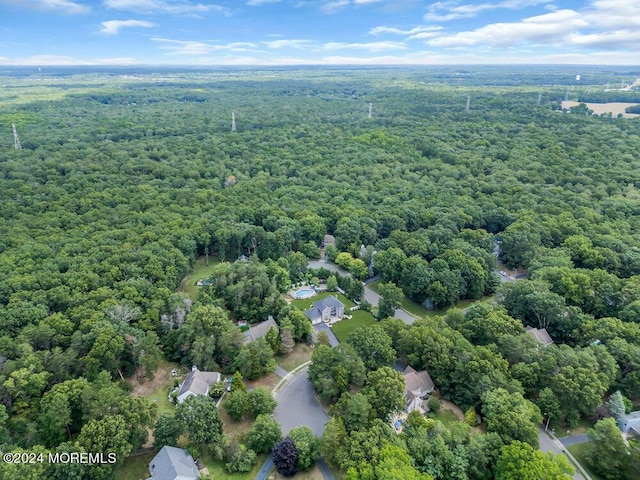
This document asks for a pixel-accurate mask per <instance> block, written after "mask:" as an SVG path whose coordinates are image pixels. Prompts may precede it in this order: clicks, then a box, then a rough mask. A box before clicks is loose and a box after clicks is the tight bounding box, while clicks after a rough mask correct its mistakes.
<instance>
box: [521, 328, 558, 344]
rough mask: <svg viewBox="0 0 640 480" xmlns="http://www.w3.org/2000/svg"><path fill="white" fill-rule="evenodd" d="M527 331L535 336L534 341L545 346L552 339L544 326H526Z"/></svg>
mask: <svg viewBox="0 0 640 480" xmlns="http://www.w3.org/2000/svg"><path fill="white" fill-rule="evenodd" d="M527 333H528V334H529V335H531V336H532V337H533V338H535V339H536V341H537V342H538V343H539V344H540V345H542V346H543V347H546V346H548V345H551V344H552V343H553V340H552V339H551V336H549V333H548V332H547V329H546V328H533V327H527Z"/></svg>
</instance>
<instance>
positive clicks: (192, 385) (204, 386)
mask: <svg viewBox="0 0 640 480" xmlns="http://www.w3.org/2000/svg"><path fill="white" fill-rule="evenodd" d="M221 381H222V376H221V375H220V372H201V371H200V370H198V367H196V366H195V365H194V366H193V367H192V368H191V371H190V372H189V375H187V377H186V378H185V379H184V382H182V385H180V390H179V391H178V403H182V402H184V401H185V400H186V399H187V398H188V397H190V396H191V395H208V394H209V387H210V386H211V385H212V384H214V383H217V382H221Z"/></svg>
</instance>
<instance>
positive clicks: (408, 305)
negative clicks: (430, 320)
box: [367, 280, 436, 317]
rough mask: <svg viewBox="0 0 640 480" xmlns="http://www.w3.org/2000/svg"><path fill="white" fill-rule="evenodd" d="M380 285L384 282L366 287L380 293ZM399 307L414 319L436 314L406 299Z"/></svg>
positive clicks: (379, 281)
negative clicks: (414, 317)
mask: <svg viewBox="0 0 640 480" xmlns="http://www.w3.org/2000/svg"><path fill="white" fill-rule="evenodd" d="M381 283H384V282H382V281H381V280H378V281H377V282H373V283H369V284H367V287H369V288H370V289H371V290H373V291H374V292H376V293H380V292H379V291H378V290H379V287H380V284H381ZM400 307H401V308H402V309H403V310H405V311H407V312H409V313H410V314H412V315H415V316H416V317H428V316H431V315H435V314H436V312H434V311H431V310H427V309H426V308H424V307H423V306H422V305H420V304H419V303H417V302H414V301H413V300H411V299H410V298H407V297H404V298H403V299H402V305H400Z"/></svg>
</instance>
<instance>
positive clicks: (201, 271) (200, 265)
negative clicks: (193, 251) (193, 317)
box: [178, 255, 220, 302]
mask: <svg viewBox="0 0 640 480" xmlns="http://www.w3.org/2000/svg"><path fill="white" fill-rule="evenodd" d="M218 263H220V262H219V261H218V259H217V258H215V257H212V256H211V255H209V265H207V259H206V257H200V258H198V259H197V260H196V263H195V264H194V265H193V268H192V269H191V271H190V272H189V273H188V274H187V276H186V277H184V278H183V279H182V282H180V287H179V288H178V291H179V292H183V293H186V294H187V295H189V298H190V299H191V300H193V301H194V302H195V301H196V300H197V298H198V293H199V288H200V287H198V286H196V282H197V281H198V280H201V279H203V278H207V277H208V276H209V275H211V273H212V272H213V269H214V268H215V266H216V265H217V264H218Z"/></svg>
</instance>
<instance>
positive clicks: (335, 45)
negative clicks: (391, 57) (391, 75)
mask: <svg viewBox="0 0 640 480" xmlns="http://www.w3.org/2000/svg"><path fill="white" fill-rule="evenodd" d="M406 48H407V46H406V45H405V44H404V43H402V42H368V43H342V42H328V43H325V44H324V45H322V46H321V50H368V51H369V52H380V51H383V50H402V49H406Z"/></svg>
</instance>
